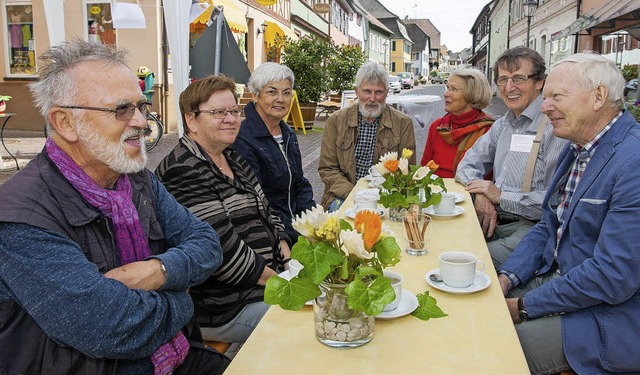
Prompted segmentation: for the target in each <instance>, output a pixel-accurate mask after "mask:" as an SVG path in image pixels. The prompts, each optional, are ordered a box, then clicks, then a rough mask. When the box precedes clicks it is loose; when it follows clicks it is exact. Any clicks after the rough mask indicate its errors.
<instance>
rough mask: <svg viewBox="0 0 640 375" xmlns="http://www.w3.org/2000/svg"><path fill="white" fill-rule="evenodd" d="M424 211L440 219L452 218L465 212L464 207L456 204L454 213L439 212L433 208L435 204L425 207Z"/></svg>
mask: <svg viewBox="0 0 640 375" xmlns="http://www.w3.org/2000/svg"><path fill="white" fill-rule="evenodd" d="M423 211H424V213H425V214H427V215H429V216H431V217H436V218H438V219H451V218H454V217H456V216H459V215H462V214H463V213H464V208H462V207H460V206H456V207H455V208H454V209H453V213H450V214H437V213H436V212H435V211H434V210H433V206H429V207H427V208H425V209H424V210H423Z"/></svg>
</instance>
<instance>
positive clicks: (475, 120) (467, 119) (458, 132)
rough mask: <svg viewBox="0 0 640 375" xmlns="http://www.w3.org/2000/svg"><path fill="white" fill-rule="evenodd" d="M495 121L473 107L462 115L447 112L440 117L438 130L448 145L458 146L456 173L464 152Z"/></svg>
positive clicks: (455, 164)
mask: <svg viewBox="0 0 640 375" xmlns="http://www.w3.org/2000/svg"><path fill="white" fill-rule="evenodd" d="M493 121H494V120H493V119H492V118H491V117H489V116H487V115H486V114H485V113H484V112H482V111H481V110H479V109H472V110H471V111H469V112H465V113H463V114H461V115H453V114H451V113H447V114H446V115H444V116H442V117H441V118H440V124H438V126H437V127H436V131H437V132H438V134H440V136H441V137H442V139H443V140H444V141H445V142H446V143H447V144H448V145H450V146H458V150H457V151H456V156H455V158H454V159H453V174H454V175H455V173H456V170H457V169H458V163H460V160H461V159H462V156H464V153H465V152H467V150H468V149H470V148H471V146H473V144H474V143H476V141H477V140H478V138H480V137H481V136H482V135H483V134H484V133H485V131H486V129H485V128H486V127H487V126H491V125H492V124H493Z"/></svg>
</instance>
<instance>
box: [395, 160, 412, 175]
mask: <svg viewBox="0 0 640 375" xmlns="http://www.w3.org/2000/svg"><path fill="white" fill-rule="evenodd" d="M398 168H399V169H400V172H402V174H403V175H405V176H406V175H408V174H409V159H405V158H401V159H400V161H399V162H398Z"/></svg>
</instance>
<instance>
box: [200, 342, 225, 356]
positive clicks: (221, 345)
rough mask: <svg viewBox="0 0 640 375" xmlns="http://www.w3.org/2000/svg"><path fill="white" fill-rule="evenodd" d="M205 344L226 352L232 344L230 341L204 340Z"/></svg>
mask: <svg viewBox="0 0 640 375" xmlns="http://www.w3.org/2000/svg"><path fill="white" fill-rule="evenodd" d="M204 345H205V346H208V347H210V348H214V349H215V350H217V351H218V352H220V353H222V354H224V353H225V352H226V351H227V350H229V347H230V346H231V343H230V342H221V341H206V340H205V341H204Z"/></svg>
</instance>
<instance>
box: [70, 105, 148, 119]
mask: <svg viewBox="0 0 640 375" xmlns="http://www.w3.org/2000/svg"><path fill="white" fill-rule="evenodd" d="M151 105H152V104H151V103H150V102H147V101H142V102H138V103H136V104H134V103H127V104H120V105H118V106H116V107H115V108H101V107H83V106H79V105H60V106H58V107H60V108H69V109H84V110H87V111H100V112H111V113H115V116H116V120H118V121H129V120H131V119H132V118H133V115H135V113H136V108H137V109H138V110H139V111H140V113H142V115H143V116H145V117H146V116H147V115H148V114H149V113H150V112H151ZM123 116H124V117H123Z"/></svg>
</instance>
